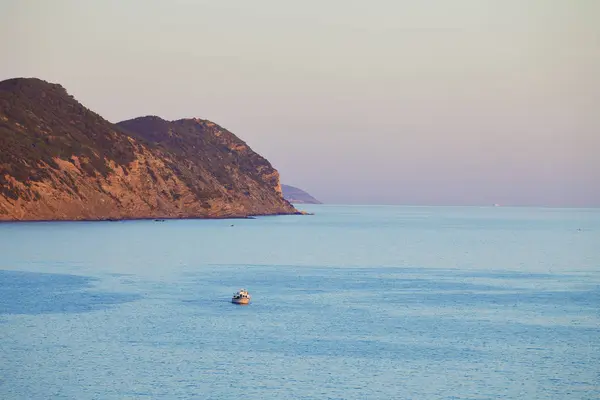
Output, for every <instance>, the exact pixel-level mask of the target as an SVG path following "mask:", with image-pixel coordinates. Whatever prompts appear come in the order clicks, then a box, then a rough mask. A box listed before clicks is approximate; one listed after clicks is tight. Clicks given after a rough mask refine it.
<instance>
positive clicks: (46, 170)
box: [0, 78, 297, 220]
mask: <svg viewBox="0 0 600 400" xmlns="http://www.w3.org/2000/svg"><path fill="white" fill-rule="evenodd" d="M0 151H1V152H0V220H95V219H128V218H223V217H244V216H249V215H269V214H292V213H296V212H297V211H296V210H295V209H294V207H293V206H292V205H291V204H290V203H289V202H287V201H286V200H285V199H284V198H283V197H282V194H281V187H280V184H279V174H278V172H277V171H276V170H275V169H274V168H273V167H272V166H271V164H270V163H269V162H268V161H267V160H266V159H264V158H263V157H261V156H260V155H258V154H256V153H255V152H254V151H252V149H250V147H249V146H248V145H247V144H246V143H244V142H243V141H241V140H240V139H239V138H237V137H236V136H235V135H234V134H232V133H231V132H229V131H227V130H226V129H223V128H222V127H220V126H218V125H216V124H214V123H212V122H210V121H206V120H200V119H183V120H178V121H172V122H169V121H165V120H162V119H160V118H158V117H142V118H137V119H134V120H130V121H124V122H121V123H119V124H112V123H110V122H109V121H107V120H105V119H103V118H102V117H101V116H99V115H98V114H96V113H94V112H92V111H90V110H88V109H87V108H85V107H84V106H83V105H81V104H80V103H79V102H77V101H76V100H75V99H74V98H73V97H72V96H70V95H69V94H68V93H67V92H66V90H65V89H64V88H63V87H62V86H60V85H56V84H50V83H47V82H45V81H42V80H39V79H24V78H19V79H10V80H6V81H2V82H0Z"/></svg>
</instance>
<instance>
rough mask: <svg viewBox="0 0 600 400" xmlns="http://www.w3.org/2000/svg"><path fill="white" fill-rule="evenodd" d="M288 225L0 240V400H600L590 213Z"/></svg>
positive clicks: (417, 210)
mask: <svg viewBox="0 0 600 400" xmlns="http://www.w3.org/2000/svg"><path fill="white" fill-rule="evenodd" d="M298 207H299V208H301V209H303V210H306V211H308V212H311V213H314V215H304V216H303V215H292V216H270V217H257V218H255V219H229V220H192V219H187V220H166V221H164V222H161V221H154V220H137V221H118V222H114V221H106V222H32V223H29V222H25V223H24V222H21V223H2V224H0V399H3V400H9V399H27V400H30V399H236V398H238V399H386V400H389V399H561V400H563V399H564V400H567V399H598V398H600V209H558V208H517V207H407V206H336V205H299V206H298ZM240 288H246V289H248V290H249V292H250V294H251V295H252V302H251V304H250V305H248V306H240V305H235V304H232V303H231V296H232V295H233V293H234V292H235V291H236V290H238V289H240Z"/></svg>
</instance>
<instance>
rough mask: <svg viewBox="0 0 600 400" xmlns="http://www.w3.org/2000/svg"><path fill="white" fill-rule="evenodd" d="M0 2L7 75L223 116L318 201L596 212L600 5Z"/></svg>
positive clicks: (102, 97)
mask: <svg viewBox="0 0 600 400" xmlns="http://www.w3.org/2000/svg"><path fill="white" fill-rule="evenodd" d="M0 6H1V7H0V57H1V62H0V79H6V78H11V77H17V76H35V77H39V78H42V79H45V80H48V81H51V82H56V83H61V84H62V85H63V86H65V87H66V88H67V90H68V91H69V92H70V93H71V94H73V95H74V96H75V97H76V98H77V99H78V100H79V101H81V102H82V103H83V104H85V105H86V106H88V107H90V108H91V109H93V110H94V111H96V112H98V113H100V114H101V115H103V116H104V117H106V118H108V119H109V120H111V121H114V122H117V121H120V120H122V119H127V118H133V117H136V116H141V115H149V114H154V115H159V116H161V117H163V118H167V119H178V118H183V117H201V118H207V119H210V120H213V121H215V122H217V123H219V124H220V125H222V126H224V127H225V128H228V129H229V130H231V131H232V132H234V133H236V134H237V135H238V136H240V137H241V138H242V139H243V140H245V141H246V142H248V144H250V145H251V146H252V147H253V148H254V149H255V150H256V151H258V152H259V153H260V154H262V155H264V156H265V157H266V158H268V159H269V160H270V161H271V162H272V163H273V165H274V166H275V167H276V168H277V169H278V170H279V171H280V173H281V175H282V181H283V182H284V183H288V184H292V185H295V186H299V187H301V188H303V189H306V190H307V191H309V192H310V193H311V194H313V195H314V196H315V197H317V198H320V199H321V200H323V201H326V202H330V203H380V204H381V203H398V204H483V205H488V204H493V203H500V204H513V205H549V206H554V205H557V206H562V205H572V206H586V205H593V206H600V156H599V155H598V154H599V153H600V23H599V22H598V21H600V1H597V0H588V1H585V0H581V1H578V0H560V1H552V0H497V1H485V0H464V1H461V0H453V1H449V0H439V1H433V0H418V1H417V0H410V1H407V0H389V1H388V0H370V1H368V2H367V1H364V0H363V1H352V0H319V1H315V0H303V1H293V2H292V1H284V0H254V1H246V0H239V1H230V0H218V1H215V0H210V1H201V0H194V1H192V0H189V1H184V0H170V1H163V0H160V1H158V0H129V1H125V0H118V1H117V0H103V1H81V0H72V1H64V0H52V1H45V0H38V1H29V0H0Z"/></svg>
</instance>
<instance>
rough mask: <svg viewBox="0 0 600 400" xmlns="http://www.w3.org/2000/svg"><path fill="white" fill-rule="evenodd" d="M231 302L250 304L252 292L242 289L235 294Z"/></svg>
mask: <svg viewBox="0 0 600 400" xmlns="http://www.w3.org/2000/svg"><path fill="white" fill-rule="evenodd" d="M231 302H232V303H234V304H248V303H250V293H248V291H247V290H246V289H240V290H238V291H237V292H236V293H234V294H233V297H232V298H231Z"/></svg>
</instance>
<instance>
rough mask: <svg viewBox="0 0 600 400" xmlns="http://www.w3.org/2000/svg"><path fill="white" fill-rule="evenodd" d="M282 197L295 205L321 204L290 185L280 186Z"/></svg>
mask: <svg viewBox="0 0 600 400" xmlns="http://www.w3.org/2000/svg"><path fill="white" fill-rule="evenodd" d="M281 191H282V193H283V197H284V198H285V199H286V200H287V201H289V202H290V203H296V204H322V203H321V202H320V201H319V200H317V199H315V198H314V197H312V196H311V195H310V194H308V193H306V192H305V191H304V190H302V189H298V188H297V187H294V186H290V185H283V184H282V185H281Z"/></svg>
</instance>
